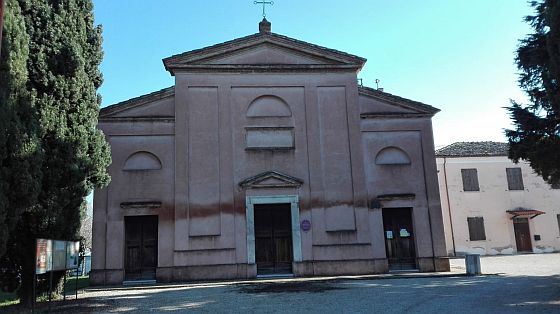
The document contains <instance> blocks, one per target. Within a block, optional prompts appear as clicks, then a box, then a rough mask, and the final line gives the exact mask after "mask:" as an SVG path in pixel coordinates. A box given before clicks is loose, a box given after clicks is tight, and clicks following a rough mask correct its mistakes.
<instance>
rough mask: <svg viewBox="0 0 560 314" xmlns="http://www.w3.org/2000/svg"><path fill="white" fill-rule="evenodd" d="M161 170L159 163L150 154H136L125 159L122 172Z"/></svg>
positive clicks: (157, 159)
mask: <svg viewBox="0 0 560 314" xmlns="http://www.w3.org/2000/svg"><path fill="white" fill-rule="evenodd" d="M158 169H161V161H160V160H159V158H157V156H156V155H154V154H152V153H150V152H136V153H134V154H132V155H130V156H128V158H127V159H126V161H125V163H124V167H123V170H126V171H135V170H158Z"/></svg>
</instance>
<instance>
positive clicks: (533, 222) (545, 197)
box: [436, 142, 560, 255]
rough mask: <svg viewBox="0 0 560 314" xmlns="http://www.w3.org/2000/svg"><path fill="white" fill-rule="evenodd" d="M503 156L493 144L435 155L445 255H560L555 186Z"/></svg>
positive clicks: (458, 146) (559, 191) (460, 146)
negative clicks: (446, 253) (557, 252)
mask: <svg viewBox="0 0 560 314" xmlns="http://www.w3.org/2000/svg"><path fill="white" fill-rule="evenodd" d="M507 155H508V144H507V143H498V142H458V143H454V144H451V145H449V146H446V147H443V148H441V149H439V150H437V151H436V156H437V167H438V179H439V186H440V195H441V203H442V209H443V220H444V224H445V241H446V243H447V250H448V254H449V255H463V254H467V253H478V254H489V255H495V254H514V253H525V252H534V253H542V252H554V251H560V187H558V186H553V187H551V186H550V185H548V184H547V183H546V182H544V180H543V179H542V178H541V177H539V176H538V175H537V174H535V173H534V172H533V170H532V169H531V167H530V166H529V163H527V162H525V161H520V162H519V163H517V164H516V163H514V162H513V161H512V160H510V159H508V157H507Z"/></svg>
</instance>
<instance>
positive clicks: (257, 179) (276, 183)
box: [239, 171, 303, 189]
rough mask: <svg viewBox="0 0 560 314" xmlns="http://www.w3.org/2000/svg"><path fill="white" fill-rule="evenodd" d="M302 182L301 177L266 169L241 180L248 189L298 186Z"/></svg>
mask: <svg viewBox="0 0 560 314" xmlns="http://www.w3.org/2000/svg"><path fill="white" fill-rule="evenodd" d="M302 184H303V181H302V180H301V179H298V178H295V177H292V176H289V175H287V174H284V173H281V172H278V171H266V172H263V173H260V174H258V175H256V176H252V177H249V178H247V179H245V180H243V181H241V182H239V186H241V187H243V188H247V189H255V188H298V187H300V186H301V185H302Z"/></svg>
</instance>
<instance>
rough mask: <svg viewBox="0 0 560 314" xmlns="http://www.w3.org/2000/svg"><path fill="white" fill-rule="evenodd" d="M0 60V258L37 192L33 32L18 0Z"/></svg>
mask: <svg viewBox="0 0 560 314" xmlns="http://www.w3.org/2000/svg"><path fill="white" fill-rule="evenodd" d="M5 9H6V11H5V21H4V31H3V35H4V36H3V38H2V52H3V53H2V55H1V59H0V82H2V84H0V178H1V180H0V257H1V256H3V255H4V252H5V251H6V245H7V240H8V235H9V234H10V232H11V231H12V230H13V229H14V227H15V225H16V224H17V222H18V221H19V218H20V216H21V214H22V213H23V212H24V211H26V210H28V209H30V208H31V207H32V206H33V205H34V204H35V202H36V201H37V196H38V194H39V187H40V179H41V169H40V168H39V166H38V165H39V164H40V163H41V155H42V154H41V151H40V144H39V139H38V133H37V131H38V121H37V114H36V113H35V111H34V109H35V108H33V106H32V102H31V97H30V93H29V92H28V90H27V88H26V86H27V80H28V72H27V66H26V63H27V60H28V56H29V49H28V45H29V36H28V35H27V33H26V31H25V23H24V21H23V16H22V15H21V10H20V7H19V4H18V2H17V0H8V1H7V3H6V7H5Z"/></svg>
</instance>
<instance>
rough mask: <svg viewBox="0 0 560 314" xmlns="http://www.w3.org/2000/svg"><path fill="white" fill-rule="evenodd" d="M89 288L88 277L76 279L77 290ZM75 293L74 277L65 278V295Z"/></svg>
mask: <svg viewBox="0 0 560 314" xmlns="http://www.w3.org/2000/svg"><path fill="white" fill-rule="evenodd" d="M87 287H89V276H80V277H78V290H80V289H83V288H87ZM72 292H76V277H71V278H68V277H67V278H66V293H67V294H69V293H72Z"/></svg>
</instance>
